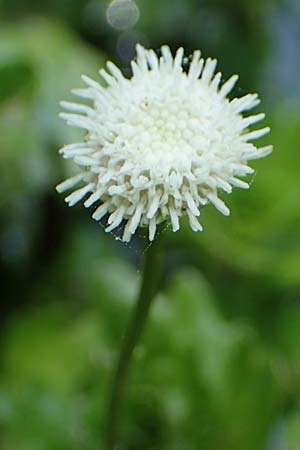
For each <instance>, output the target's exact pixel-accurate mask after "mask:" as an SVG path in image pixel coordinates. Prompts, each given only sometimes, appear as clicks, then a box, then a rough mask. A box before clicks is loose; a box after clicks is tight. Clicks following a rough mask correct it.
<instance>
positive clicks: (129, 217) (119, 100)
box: [57, 45, 272, 241]
mask: <svg viewBox="0 0 300 450" xmlns="http://www.w3.org/2000/svg"><path fill="white" fill-rule="evenodd" d="M161 54H162V56H161V57H158V56H157V55H156V53H155V52H154V51H153V50H147V49H145V48H143V47H142V46H141V45H137V58H136V60H134V61H132V62H131V67H132V72H133V75H132V78H131V79H127V78H125V77H124V76H123V74H122V73H121V71H120V70H119V69H118V68H117V67H116V66H115V65H114V64H113V63H111V62H108V63H107V68H108V70H109V72H110V73H108V72H107V71H105V70H103V69H102V70H100V75H101V76H102V78H103V79H104V80H105V82H106V84H107V86H106V87H103V86H101V85H100V84H98V83H97V82H95V81H93V80H91V79H90V78H88V77H86V76H83V77H82V79H83V81H84V83H85V84H86V85H87V87H85V88H84V89H78V90H75V91H73V92H74V94H76V95H77V96H79V97H82V98H84V99H89V100H91V101H92V107H90V106H86V105H83V104H77V103H69V102H62V106H63V107H64V108H65V109H66V110H68V111H69V112H68V113H62V114H61V115H60V116H61V117H62V118H63V119H65V120H66V121H67V123H68V124H69V125H74V126H76V127H80V128H83V129H85V130H86V131H87V135H86V139H85V141H84V142H81V143H77V144H72V145H66V146H65V147H63V148H62V149H61V150H60V153H61V154H62V155H63V156H64V157H65V158H72V159H73V160H74V162H75V163H76V164H77V165H78V166H79V169H80V172H79V173H78V175H76V176H74V177H72V178H69V179H67V180H66V181H64V182H63V183H61V184H59V185H58V186H57V190H58V192H63V191H66V190H72V189H73V188H74V187H75V186H77V187H76V190H75V191H74V192H72V193H71V194H70V195H69V196H68V197H67V198H66V202H67V203H68V204H69V205H70V206H73V205H74V204H75V203H77V202H78V201H80V200H82V199H83V198H86V199H85V202H84V205H85V206H86V207H91V206H92V205H93V206H96V209H94V211H93V218H94V219H96V220H98V221H99V220H101V219H102V218H103V217H104V216H107V227H106V231H111V230H113V229H115V228H117V227H119V226H120V224H121V223H122V222H123V221H124V224H125V226H124V232H123V240H124V241H130V239H131V237H132V235H133V234H134V233H135V231H136V229H137V227H139V226H141V227H148V228H149V239H150V240H153V238H154V236H155V231H156V227H157V225H158V224H159V223H161V222H163V221H166V220H169V221H170V223H171V226H172V229H173V231H177V230H178V229H179V226H180V218H181V217H182V216H188V220H189V224H190V226H191V228H192V230H194V231H200V230H202V226H201V224H200V223H199V220H198V217H199V216H200V212H201V209H202V207H203V206H204V205H206V204H207V203H209V202H210V203H212V204H213V205H214V206H215V207H216V208H217V209H218V210H219V211H220V212H221V213H222V214H225V215H229V209H228V207H227V206H226V205H225V203H224V202H223V201H222V200H221V199H220V198H219V192H220V191H225V192H226V193H230V192H231V191H232V186H236V187H240V188H248V187H249V185H248V183H247V182H245V181H243V180H241V179H240V177H244V176H246V175H248V174H251V173H253V169H252V168H251V167H249V166H248V161H249V160H252V159H258V158H262V157H264V156H266V155H268V154H269V153H270V152H271V151H272V147H271V146H268V147H263V148H257V147H256V146H255V145H254V144H253V143H250V142H249V141H252V140H254V139H257V138H259V137H261V136H263V135H265V134H266V133H268V132H269V128H262V129H260V130H254V131H249V129H248V128H249V126H250V125H252V124H255V123H256V122H258V121H260V120H262V119H263V118H264V114H257V115H252V116H249V115H248V116H247V117H243V115H242V112H243V111H248V110H250V109H251V108H253V107H254V106H256V105H257V104H258V103H259V99H258V97H257V95H256V94H248V95H245V96H243V97H241V98H235V99H233V100H229V99H228V98H227V94H228V93H229V92H230V91H231V90H232V88H233V86H234V85H235V83H236V81H237V78H238V77H237V76H236V75H233V76H232V77H231V78H230V79H229V80H228V81H226V82H225V83H224V84H223V85H222V86H221V87H220V81H221V73H217V74H215V68H216V63H217V61H216V60H213V59H210V58H208V59H207V60H206V61H205V60H204V59H202V58H201V56H200V51H198V50H197V51H195V52H194V53H193V55H192V58H191V62H190V66H189V70H188V72H187V73H186V72H185V71H184V70H183V63H184V62H185V58H184V50H183V49H182V48H179V49H178V50H177V52H176V55H175V57H173V56H172V54H171V51H170V49H169V47H167V46H163V47H162V48H161ZM87 196H88V197H87Z"/></svg>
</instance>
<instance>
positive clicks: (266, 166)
mask: <svg viewBox="0 0 300 450" xmlns="http://www.w3.org/2000/svg"><path fill="white" fill-rule="evenodd" d="M136 3H137V5H138V7H139V11H140V18H139V21H138V22H137V24H136V25H135V26H134V27H133V28H131V29H129V30H123V31H118V30H116V29H113V28H112V27H111V26H110V25H109V24H108V22H107V20H106V10H107V6H108V4H109V2H108V1H107V2H106V1H101V0H91V1H90V2H89V1H84V0H72V1H71V0H60V1H58V0H55V1H53V0H52V1H50V0H44V1H41V2H37V1H33V0H27V1H24V0H23V1H21V0H7V1H4V0H2V2H0V127H1V130H0V168H1V178H0V180H1V181H0V213H1V216H0V245H1V250H0V266H1V313H0V320H1V323H0V370H1V375H0V450H101V449H102V448H103V445H102V441H103V426H104V422H105V405H106V402H107V395H108V386H109V384H110V380H111V374H112V370H113V366H114V362H115V360H116V357H117V354H118V349H119V347H120V343H121V340H122V336H123V334H124V330H125V328H126V324H127V320H128V317H129V314H130V311H131V309H132V306H133V302H134V297H135V294H136V292H137V288H138V283H139V279H140V273H141V261H142V258H143V251H144V250H143V248H144V247H145V245H146V241H145V240H144V238H143V236H142V234H141V233H140V234H139V235H138V236H136V238H135V239H134V240H133V241H132V242H131V243H130V245H125V244H123V243H121V242H119V241H118V240H116V239H115V238H114V236H113V235H108V234H106V233H105V232H104V230H103V228H102V227H101V226H99V225H98V224H97V223H95V222H94V221H93V220H92V219H91V217H90V214H89V212H88V211H86V210H85V209H84V207H83V206H79V205H78V206H76V207H75V208H73V209H69V208H68V207H67V206H66V205H65V203H64V201H63V197H62V196H59V195H58V194H57V193H56V192H55V189H54V187H55V185H56V184H57V183H58V182H59V181H61V180H62V179H63V178H65V177H67V176H68V175H69V174H70V173H71V171H72V164H70V165H69V164H67V165H66V164H65V162H64V161H63V160H62V158H61V157H60V156H59V155H58V149H59V148H60V147H61V146H62V145H64V144H67V143H71V142H74V141H76V140H77V139H78V138H80V136H82V134H81V133H80V132H78V131H74V129H71V128H70V127H67V126H66V125H65V124H64V123H61V121H60V120H59V119H58V117H57V116H58V112H59V101H60V100H62V99H71V98H72V97H71V95H70V90H71V89H72V88H74V87H80V86H81V85H82V82H81V80H80V75H81V74H83V73H84V74H87V75H89V76H91V77H92V78H97V71H98V70H99V69H100V68H101V67H102V66H103V65H104V64H105V61H106V60H107V59H111V60H113V61H115V62H116V63H118V64H119V65H120V66H121V67H122V68H123V70H124V71H125V73H126V70H127V68H128V60H129V59H130V57H131V55H132V52H133V46H134V43H135V42H136V41H137V40H139V41H141V42H142V43H144V44H145V45H147V46H151V47H153V48H155V49H157V48H159V46H160V45H161V44H163V43H167V44H169V45H170V47H171V48H172V49H173V50H175V49H176V48H177V47H178V46H181V45H184V47H185V49H186V53H187V54H189V53H190V52H192V51H193V50H194V49H195V48H200V49H201V50H202V51H203V54H204V56H213V57H217V59H218V61H219V69H220V70H222V73H223V75H224V79H226V78H227V77H228V76H230V75H231V74H232V73H239V74H240V81H239V86H238V88H236V90H235V92H234V94H235V95H237V96H242V95H244V94H245V93H247V92H248V91H250V92H253V91H254V92H258V93H259V94H260V96H261V98H262V99H263V102H262V106H259V107H258V108H257V111H259V110H260V111H266V112H267V119H266V124H270V126H271V127H272V132H271V134H270V135H269V136H267V137H266V138H264V139H263V140H262V141H261V146H263V145H265V144H266V145H267V144H269V143H272V144H274V152H273V154H272V155H271V156H270V157H268V158H266V159H264V160H261V161H257V162H254V163H253V167H254V168H255V169H256V173H255V175H254V176H253V180H252V181H253V184H252V185H251V189H250V190H249V191H239V190H238V189H235V190H234V192H233V194H232V195H231V196H227V197H226V198H225V200H226V203H227V204H228V205H229V207H230V209H231V216H230V217H229V218H226V217H223V216H221V215H220V214H219V213H218V212H217V211H216V210H215V209H214V208H212V207H210V206H208V207H206V208H205V209H203V213H202V223H203V225H204V231H203V232H202V233H199V234H197V233H193V232H192V231H190V230H189V228H188V227H187V226H186V224H185V222H184V221H183V222H182V228H181V230H180V231H179V232H177V233H175V234H173V233H170V234H169V236H168V254H167V264H166V273H165V277H164V282H163V285H162V288H161V292H160V294H159V295H158V296H157V298H156V299H155V304H154V307H153V310H152V311H151V317H150V321H149V323H148V326H147V329H146V332H145V334H144V336H143V339H142V341H141V343H140V344H139V346H138V348H137V351H136V353H135V356H134V361H133V366H132V371H131V374H130V375H131V376H130V383H129V385H128V390H127V395H126V402H125V404H124V409H123V411H122V441H123V442H124V446H123V447H122V448H120V450H121V449H122V450H299V449H300V207H299V198H300V181H299V166H300V82H299V73H300V56H299V47H300V5H299V3H298V1H297V0H286V1H276V0H255V1H254V0H253V1H251V2H250V1H249V0H238V1H236V0H235V1H234V0H213V1H211V0H202V1H201V0H200V1H199V0H181V1H179V0H151V1H150V0H148V1H146V0H139V1H138V0H136ZM297 49H298V50H297Z"/></svg>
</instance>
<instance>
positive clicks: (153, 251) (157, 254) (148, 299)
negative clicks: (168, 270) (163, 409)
mask: <svg viewBox="0 0 300 450" xmlns="http://www.w3.org/2000/svg"><path fill="white" fill-rule="evenodd" d="M160 241H161V237H157V238H156V239H155V241H154V242H153V243H152V244H151V245H150V246H149V248H148V249H147V250H146V253H145V259H144V267H143V273H142V282H141V287H140V290H139V294H138V297H137V302H136V305H135V309H134V311H133V315H132V317H131V320H130V323H129V326H128V329H127V332H126V334H125V336H124V339H123V341H122V346H121V351H120V356H119V359H118V363H117V366H116V370H115V374H114V378H113V382H112V387H111V394H110V399H109V405H108V414H107V430H106V432H107V436H106V438H107V450H116V448H117V447H116V444H117V441H118V432H119V414H120V410H121V407H122V400H123V395H124V388H125V385H126V381H127V376H128V371H129V366H130V363H131V360H132V356H133V352H134V349H135V347H136V345H137V343H138V341H139V339H140V336H141V334H142V332H143V329H144V326H145V324H146V320H147V317H148V314H149V310H150V306H151V303H152V300H153V298H154V296H155V294H156V293H157V291H158V287H159V283H160V280H161V269H162V260H163V257H162V253H163V252H162V246H161V242H160Z"/></svg>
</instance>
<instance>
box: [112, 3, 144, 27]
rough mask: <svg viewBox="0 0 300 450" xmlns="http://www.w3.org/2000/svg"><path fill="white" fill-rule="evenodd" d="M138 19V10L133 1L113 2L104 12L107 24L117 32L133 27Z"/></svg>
mask: <svg viewBox="0 0 300 450" xmlns="http://www.w3.org/2000/svg"><path fill="white" fill-rule="evenodd" d="M139 17H140V11H139V8H138V6H137V4H136V3H135V2H134V1H133V0H113V1H112V2H111V3H110V4H109V5H108V8H107V11H106V18H107V21H108V23H109V24H110V25H111V26H112V27H113V28H116V29H117V30H127V29H128V28H131V27H133V26H134V25H135V24H136V23H137V21H138V20H139Z"/></svg>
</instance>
